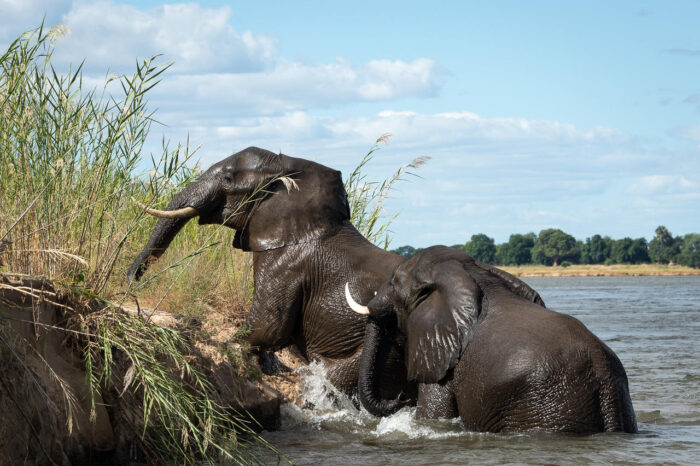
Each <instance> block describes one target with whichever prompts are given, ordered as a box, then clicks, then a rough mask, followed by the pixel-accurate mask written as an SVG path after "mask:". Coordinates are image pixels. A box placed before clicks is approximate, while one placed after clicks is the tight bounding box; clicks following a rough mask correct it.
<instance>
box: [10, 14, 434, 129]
mask: <svg viewBox="0 0 700 466" xmlns="http://www.w3.org/2000/svg"><path fill="white" fill-rule="evenodd" d="M0 1H3V2H5V5H6V7H7V8H6V10H7V11H8V12H9V14H8V15H5V16H4V18H0V31H4V30H10V29H12V28H14V29H15V30H13V32H12V34H14V35H16V34H18V33H19V32H21V30H16V28H17V25H18V24H25V25H26V24H29V25H31V24H32V21H31V18H34V17H36V18H35V19H34V24H38V22H39V21H41V16H40V13H39V12H43V11H47V12H48V11H50V12H51V14H50V15H49V16H47V24H53V23H57V22H62V23H65V24H66V25H67V26H68V28H69V29H70V31H71V33H70V34H69V35H67V36H66V37H64V38H63V39H61V41H60V42H59V43H58V46H57V49H56V52H55V55H54V63H55V64H57V65H58V66H59V68H60V67H61V66H63V67H66V66H67V65H68V64H69V63H80V62H82V61H83V60H85V65H84V67H83V70H84V71H85V72H86V73H87V74H88V75H90V74H91V75H92V76H93V77H97V76H104V75H105V73H106V72H107V70H110V72H111V73H129V72H131V71H132V70H133V69H134V62H135V60H136V59H137V58H141V59H143V58H148V57H150V56H153V55H157V54H162V56H163V57H162V59H163V60H173V61H174V64H173V67H172V69H171V71H169V72H168V75H167V76H166V78H167V79H165V80H164V82H163V84H162V85H161V86H159V87H158V88H156V89H155V90H154V92H153V93H152V94H151V97H152V99H153V101H154V103H155V105H156V106H157V107H159V108H160V109H162V110H163V111H164V112H166V113H167V112H170V114H171V115H174V116H176V118H178V119H180V118H186V119H189V121H190V122H193V119H198V120H201V119H202V118H206V117H207V116H208V117H209V118H216V117H217V116H218V117H225V118H230V117H231V116H239V117H240V116H252V115H272V114H281V113H284V112H291V111H295V110H308V109H312V108H323V107H328V106H333V105H340V104H348V103H353V102H376V101H390V100H395V99H400V98H404V97H419V98H426V97H432V96H436V95H437V94H438V92H439V91H440V89H441V87H442V77H441V73H439V72H438V71H437V67H436V64H435V62H434V61H433V60H431V59H429V58H416V59H413V60H409V61H404V60H391V59H374V60H370V61H368V62H366V63H360V64H353V63H349V62H347V61H345V60H343V59H342V58H340V59H337V60H336V61H335V62H333V63H301V62H297V61H290V60H287V59H285V58H283V57H281V56H279V54H278V52H277V41H278V39H277V38H275V37H272V36H269V35H264V34H255V33H253V32H251V31H243V32H240V31H237V30H236V29H234V27H233V26H232V25H231V20H232V17H233V11H232V9H231V8H230V7H228V6H223V7H220V8H205V7H202V6H200V5H198V4H196V3H175V4H166V5H161V6H157V7H154V8H149V9H141V8H138V7H136V6H133V5H126V4H118V3H115V2H113V1H109V0H100V1H96V2H83V1H75V2H73V3H70V2H66V1H60V2H56V3H52V2H46V1H44V2H41V1H39V0H29V1H27V2H16V1H12V2H8V1H7V0H0ZM3 12H4V11H3ZM24 27H29V26H24ZM3 28H4V29H3ZM6 35H7V34H6ZM95 84H99V83H98V82H95Z"/></svg>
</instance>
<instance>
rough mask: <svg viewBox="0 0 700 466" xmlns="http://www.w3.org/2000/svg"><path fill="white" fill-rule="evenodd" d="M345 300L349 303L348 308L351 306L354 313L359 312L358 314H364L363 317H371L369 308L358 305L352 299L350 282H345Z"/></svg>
mask: <svg viewBox="0 0 700 466" xmlns="http://www.w3.org/2000/svg"><path fill="white" fill-rule="evenodd" d="M345 300H346V301H347V302H348V306H350V309H352V310H353V311H355V312H357V313H358V314H362V315H363V316H368V315H369V308H368V307H367V306H363V305H361V304H357V303H356V302H355V300H354V299H352V295H351V294H350V285H349V284H348V282H345Z"/></svg>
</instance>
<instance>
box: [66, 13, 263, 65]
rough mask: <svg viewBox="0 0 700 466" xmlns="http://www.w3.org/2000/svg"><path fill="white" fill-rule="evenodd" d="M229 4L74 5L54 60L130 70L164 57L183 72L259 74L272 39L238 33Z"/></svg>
mask: <svg viewBox="0 0 700 466" xmlns="http://www.w3.org/2000/svg"><path fill="white" fill-rule="evenodd" d="M231 17H232V10H231V8H230V7H228V6H224V7H220V8H204V7H201V6H200V5H198V4H196V3H177V4H170V5H161V6H158V7H155V8H151V9H147V10H142V9H139V8H137V7H135V6H132V5H124V4H116V3H113V2H111V1H97V2H76V3H74V4H73V5H72V7H71V8H70V10H69V11H67V12H66V13H65V14H64V15H63V17H62V21H63V22H64V23H66V24H67V25H68V26H69V27H70V28H71V30H72V34H71V35H70V36H69V37H67V38H66V39H65V40H64V41H63V42H62V43H61V44H60V48H59V50H58V52H59V53H58V55H57V58H59V59H61V60H64V61H66V62H76V61H80V60H82V59H83V58H85V57H87V61H86V64H87V66H88V67H89V68H88V69H89V70H100V71H103V70H105V69H107V68H110V67H111V68H114V67H115V66H116V67H129V68H131V67H133V63H134V60H135V59H136V57H140V58H145V57H148V56H152V55H156V54H163V55H164V56H165V57H166V58H167V59H169V60H170V59H172V60H174V61H175V67H176V68H175V69H176V70H177V71H178V72H183V73H207V72H217V71H223V70H228V71H232V72H250V71H259V70H262V69H265V68H266V67H267V66H269V65H270V64H271V62H272V60H273V58H274V56H275V53H276V50H275V47H276V39H275V38H273V37H270V36H266V35H260V34H253V33H252V32H250V31H245V32H243V33H239V32H237V31H236V30H235V29H234V28H233V27H232V26H231V25H230V20H231Z"/></svg>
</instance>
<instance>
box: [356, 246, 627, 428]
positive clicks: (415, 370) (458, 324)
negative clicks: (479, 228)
mask: <svg viewBox="0 0 700 466" xmlns="http://www.w3.org/2000/svg"><path fill="white" fill-rule="evenodd" d="M367 307H368V308H369V311H370V315H369V317H368V318H367V331H366V333H365V344H364V348H363V357H362V366H361V370H360V371H361V372H360V381H359V383H360V385H359V392H360V400H361V402H362V404H363V405H364V406H365V408H366V409H367V410H368V411H370V412H371V413H373V414H375V415H379V416H382V415H388V414H391V413H392V412H394V411H396V410H397V409H398V408H400V407H401V405H400V403H397V402H395V401H391V400H385V399H383V398H382V396H381V395H380V393H379V391H378V389H377V384H378V383H379V382H380V380H379V379H381V378H383V371H382V366H381V364H382V363H381V361H380V362H378V361H377V360H376V357H375V356H376V354H377V353H379V351H378V350H377V349H378V348H381V347H386V346H388V345H391V342H388V341H386V339H387V338H392V335H403V336H405V363H406V367H407V370H408V378H409V380H415V381H417V382H420V385H419V389H418V390H419V394H418V407H419V413H420V414H421V415H422V416H425V417H429V418H444V417H447V418H450V417H456V416H460V417H461V419H462V421H463V422H464V425H465V427H466V428H467V429H469V430H475V431H486V432H507V431H522V430H531V429H545V430H552V431H561V432H574V433H591V432H602V431H623V432H636V430H637V424H636V420H635V415H634V410H633V409H632V402H631V400H630V396H629V389H628V385H627V375H626V374H625V370H624V368H623V367H622V364H621V363H620V361H619V359H618V358H617V356H616V355H615V353H613V352H612V350H610V348H608V347H607V346H606V345H605V344H604V343H603V342H601V341H600V340H599V339H598V338H596V337H595V335H593V334H592V333H591V332H590V331H589V330H588V329H587V328H586V327H585V326H584V325H583V324H582V323H581V322H579V321H578V320H576V319H575V318H573V317H570V316H567V315H564V314H559V313H557V312H554V311H551V310H549V309H547V308H546V307H545V306H544V303H543V302H542V299H541V298H540V296H539V295H538V294H537V292H535V291H534V290H532V289H531V288H530V287H529V286H528V285H527V284H525V283H524V282H522V281H520V280H519V279H517V278H516V277H513V276H512V275H510V274H508V273H506V272H504V271H502V270H499V269H496V268H494V267H490V266H488V265H485V264H481V263H479V262H476V261H474V259H472V258H471V257H470V256H468V255H467V254H465V253H463V252H462V251H458V250H455V249H452V248H447V247H444V246H433V247H431V248H428V249H425V250H423V251H421V252H419V253H418V254H416V255H415V256H413V257H412V258H411V259H409V260H408V261H406V262H404V263H402V264H401V265H399V266H398V267H397V269H396V270H395V272H394V273H393V275H392V277H391V279H390V280H389V281H388V282H387V283H385V284H384V285H382V287H381V288H380V289H379V291H378V293H377V295H376V296H375V297H374V298H373V299H372V300H371V301H370V302H369V303H368V305H367ZM392 326H396V327H397V328H396V329H395V330H392V329H390V327H392Z"/></svg>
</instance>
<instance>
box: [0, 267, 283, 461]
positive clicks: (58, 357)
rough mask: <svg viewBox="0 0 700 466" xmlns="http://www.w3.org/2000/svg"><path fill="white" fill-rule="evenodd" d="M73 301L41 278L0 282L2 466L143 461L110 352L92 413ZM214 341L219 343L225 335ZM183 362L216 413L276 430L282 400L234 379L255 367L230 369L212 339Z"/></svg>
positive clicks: (257, 380) (267, 388)
mask: <svg viewBox="0 0 700 466" xmlns="http://www.w3.org/2000/svg"><path fill="white" fill-rule="evenodd" d="M74 301H76V298H75V297H72V296H71V293H70V292H69V291H66V290H63V289H61V288H60V287H55V286H53V285H51V284H50V283H48V282H46V281H43V280H41V279H37V278H32V277H26V276H18V275H0V410H1V412H2V413H3V422H2V423H0V458H2V461H0V462H2V463H3V464H22V463H30V464H51V463H57V464H98V463H99V464H123V463H126V462H128V461H130V460H134V459H135V460H137V461H147V460H148V458H147V457H145V456H144V455H143V452H141V453H140V452H139V447H140V445H141V444H142V442H141V438H142V432H135V431H134V428H133V425H134V423H133V422H130V421H133V417H134V416H138V415H139V413H138V412H134V411H133V410H132V406H133V405H132V404H131V403H130V402H129V400H130V399H136V398H138V396H136V395H134V393H131V392H134V391H138V390H139V388H134V387H133V384H132V386H129V384H128V382H127V380H128V379H129V375H128V374H127V372H128V369H129V365H128V362H127V363H124V364H121V363H119V357H120V356H119V354H117V353H118V352H117V351H116V350H114V351H113V352H115V354H114V358H115V361H116V362H115V364H114V371H113V373H112V374H111V376H110V377H111V380H109V381H105V382H104V383H103V384H102V386H103V388H102V390H101V393H102V395H100V394H99V393H94V394H93V395H92V396H94V404H93V398H92V396H91V394H90V392H89V390H88V384H87V383H86V378H87V376H88V371H87V369H86V367H85V358H84V354H83V351H84V348H81V346H80V341H81V335H80V334H79V333H76V332H75V331H74V330H73V329H75V328H79V327H76V326H75V325H73V323H74V322H71V319H84V318H85V317H84V316H83V315H81V314H77V313H76V312H74V311H71V310H69V308H71V307H73V306H72V304H73V302H74ZM113 312H114V313H116V315H117V317H118V314H119V313H120V312H124V313H125V314H126V313H132V314H133V313H134V312H136V310H134V309H125V310H124V311H120V310H114V311H113ZM153 319H154V322H156V323H157V324H158V325H162V326H171V327H176V326H178V325H180V324H181V323H180V322H178V320H177V319H175V318H174V317H172V316H169V315H166V314H163V313H160V314H158V315H155V316H154V317H153ZM215 324H216V323H215V322H214V323H202V324H201V326H202V327H203V328H204V327H206V326H208V325H215ZM188 325H191V323H188ZM219 328H222V327H221V326H220V327H219ZM228 331H232V330H230V329H229V330H228ZM195 333H196V332H195ZM218 337H219V338H222V339H223V338H225V336H224V335H223V334H222V335H219V336H218ZM233 349H234V350H235V348H233ZM230 354H231V355H233V354H235V352H233V353H230ZM238 354H240V352H239V353H238ZM188 358H191V360H192V363H193V365H194V366H195V367H197V369H199V370H200V371H201V372H202V373H203V374H204V375H205V376H206V378H207V379H208V380H209V381H210V382H211V383H212V385H213V386H214V388H215V390H216V393H217V394H218V396H217V398H218V399H217V400H216V401H217V403H220V404H221V405H222V406H223V407H224V409H226V410H231V412H233V410H236V411H238V412H243V411H246V412H248V413H250V415H251V416H252V417H253V419H254V420H255V423H257V424H256V425H255V428H257V429H260V428H268V429H272V428H275V427H276V426H277V425H278V424H279V408H280V403H281V402H282V401H283V399H284V398H285V397H284V396H283V395H282V393H280V391H278V390H276V389H275V388H273V387H272V386H271V384H270V383H268V381H266V380H264V379H263V378H262V377H260V376H259V375H258V376H257V377H251V374H249V373H245V371H244V373H242V370H241V367H254V366H245V365H241V364H238V363H237V362H236V361H233V364H232V361H230V360H229V357H228V356H227V355H225V354H222V351H221V350H220V347H218V345H217V340H211V339H205V340H203V341H198V340H197V339H196V338H192V341H191V354H190V355H189V356H188ZM290 364H291V363H290ZM176 376H178V375H177V373H174V374H173V377H176ZM283 377H286V378H289V377H292V375H282V376H278V377H276V378H272V379H270V380H269V382H272V383H276V384H278V385H280V388H282V389H283V390H284V391H287V392H288V393H289V394H290V395H291V396H295V395H294V394H293V393H292V389H291V388H290V387H291V385H293V381H291V379H290V380H287V381H284V380H283ZM285 384H287V385H285ZM127 387H128V390H127ZM125 393H126V394H125ZM130 397H131V398H130ZM252 424H253V423H251V425H252Z"/></svg>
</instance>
